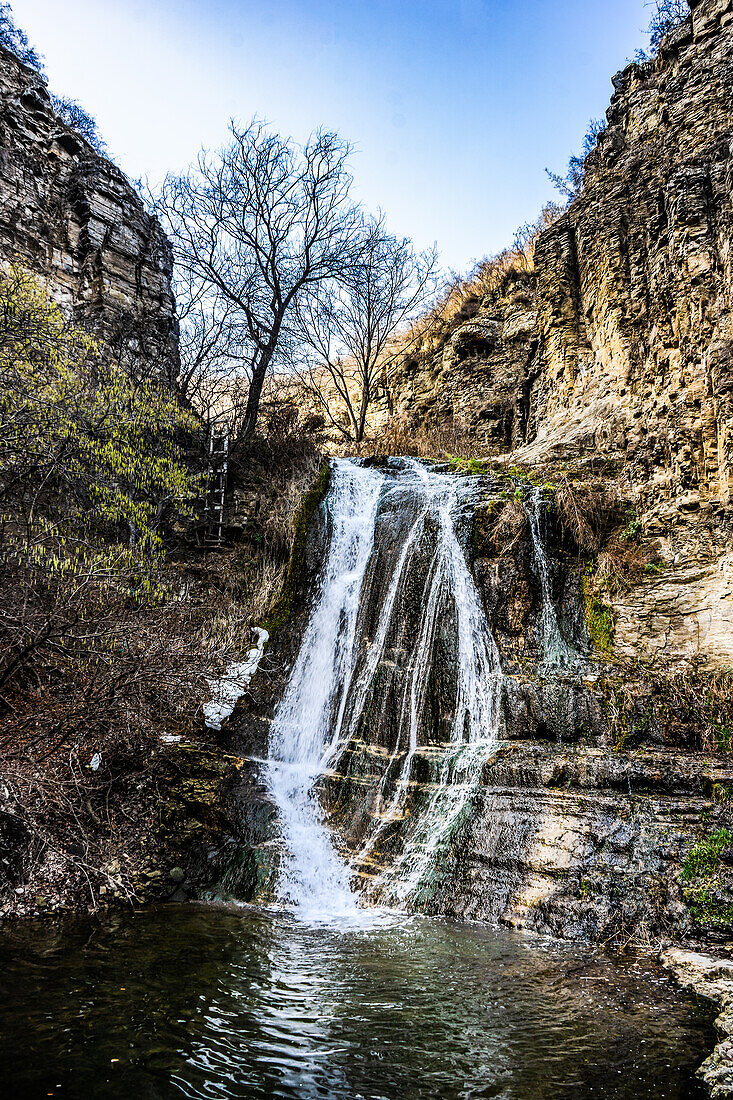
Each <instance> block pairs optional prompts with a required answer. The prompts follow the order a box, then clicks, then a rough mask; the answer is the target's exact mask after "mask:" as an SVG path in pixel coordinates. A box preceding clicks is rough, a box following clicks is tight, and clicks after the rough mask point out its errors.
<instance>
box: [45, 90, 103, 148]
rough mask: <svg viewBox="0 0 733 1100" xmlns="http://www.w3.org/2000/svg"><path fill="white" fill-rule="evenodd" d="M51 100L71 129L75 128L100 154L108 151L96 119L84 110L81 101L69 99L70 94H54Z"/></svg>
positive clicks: (56, 110) (58, 113) (60, 116)
mask: <svg viewBox="0 0 733 1100" xmlns="http://www.w3.org/2000/svg"><path fill="white" fill-rule="evenodd" d="M51 102H52V103H53V107H54V110H55V112H56V114H57V115H58V116H59V118H60V119H61V120H62V122H65V123H66V125H67V126H68V127H69V128H70V129H71V130H74V131H75V132H76V133H77V134H79V135H80V137H83V138H84V140H85V141H87V142H89V144H90V145H91V147H92V149H94V150H95V152H97V153H99V154H100V155H103V154H104V153H106V152H107V146H106V145H105V143H104V141H103V139H102V136H101V134H100V133H99V130H98V128H97V123H96V121H95V120H94V119H93V118H92V116H91V115H90V114H89V113H88V112H87V111H85V110H84V108H83V107H82V106H81V104H80V103H77V102H76V100H75V99H69V98H68V96H58V95H52V96H51Z"/></svg>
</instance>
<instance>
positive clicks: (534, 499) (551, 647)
mask: <svg viewBox="0 0 733 1100" xmlns="http://www.w3.org/2000/svg"><path fill="white" fill-rule="evenodd" d="M544 507H545V501H544V497H543V493H542V489H541V488H540V487H538V486H534V487H533V488H532V489H531V490H530V492H529V499H528V500H527V501H526V502H525V504H524V510H525V512H526V515H527V520H528V522H529V529H530V534H531V536H532V553H533V555H534V561H535V569H536V570H537V576H538V579H539V582H540V593H541V605H540V614H539V618H538V622H539V627H540V638H541V643H542V660H543V664H544V665H545V666H546V667H547V668H563V667H565V666H566V665H569V664H571V663H572V662H573V660H574V659H575V658H576V656H577V654H576V653H575V650H574V649H573V647H572V646H570V645H569V644H568V643H567V642H566V641H565V639H564V637H563V635H562V631H561V630H560V624H559V622H558V619H557V611H556V610H555V603H554V601H553V598H552V586H551V584H550V567H549V563H548V561H547V555H546V553H545V540H544V538H543V535H542V519H543V511H544Z"/></svg>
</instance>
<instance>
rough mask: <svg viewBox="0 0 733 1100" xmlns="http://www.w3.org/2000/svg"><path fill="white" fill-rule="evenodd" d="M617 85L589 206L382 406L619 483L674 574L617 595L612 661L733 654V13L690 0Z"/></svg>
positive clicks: (533, 459)
mask: <svg viewBox="0 0 733 1100" xmlns="http://www.w3.org/2000/svg"><path fill="white" fill-rule="evenodd" d="M691 8H692V10H691V14H690V17H689V18H688V19H687V20H686V22H684V23H683V24H682V25H681V26H679V27H678V28H677V29H675V30H674V31H673V32H672V33H671V34H669V35H668V36H667V37H666V38H665V39H664V40H663V42H662V44H661V48H660V50H659V52H658V55H657V56H656V57H655V58H653V59H652V60H649V61H647V62H645V63H644V64H631V65H629V66H627V68H626V69H624V70H623V72H620V73H618V74H617V75H616V76H615V77H614V78H613V86H614V93H613V96H612V99H611V104H610V107H609V109H608V111H607V126H606V129H605V130H604V131H603V132H602V133H601V134H600V136H599V138H598V143H597V147H596V148H595V150H594V151H593V152H592V153H591V154H590V156H589V157H588V159H587V161H586V164H585V175H584V182H583V186H582V189H581V191H580V193H579V195H578V197H577V198H576V199H575V200H574V201H573V202H572V203H571V204H570V205H569V207H568V209H567V210H566V211H565V212H564V213H563V215H562V216H561V217H560V218H559V219H558V220H557V221H556V222H555V223H554V224H553V225H551V226H550V227H549V228H548V229H546V230H545V232H544V233H542V234H541V236H540V237H539V239H538V241H537V243H536V245H535V249H534V261H533V268H532V270H530V271H521V270H514V271H510V272H509V274H508V275H507V277H506V278H504V279H503V280H502V281H501V283H500V285H499V287H498V289H496V290H492V292H491V293H489V294H487V295H486V296H485V297H484V298H483V300H481V301H479V302H476V303H473V309H472V310H471V311H470V312H472V313H473V316H471V317H470V318H465V317H462V316H461V315H460V314H459V315H458V317H457V318H456V319H455V321H454V323H453V324H452V325H451V326H450V327H449V330H448V331H447V332H445V333H441V334H440V335H439V337H438V338H437V339H436V338H432V339H430V338H428V339H426V340H424V341H423V344H422V346H421V347H420V348H418V349H417V350H416V351H413V353H411V354H410V355H409V356H407V357H405V358H404V359H403V360H402V361H401V362H400V363H399V365H398V367H397V369H396V370H395V371H394V373H393V375H392V377H391V379H390V382H389V385H388V398H389V400H388V402H385V403H383V405H382V407H381V408H378V409H377V410H375V418H376V420H377V421H381V422H383V421H384V420H385V418H387V417H388V416H389V413H388V406H389V408H390V409H391V410H393V411H392V414H391V415H392V416H395V417H397V418H398V419H401V420H402V421H403V422H404V423H406V424H407V425H408V426H410V425H415V426H417V425H422V424H425V423H431V424H433V425H434V426H437V427H441V426H448V427H457V428H458V429H459V430H460V431H461V432H465V433H468V434H469V435H470V436H471V437H472V438H474V439H475V440H477V441H478V443H479V445H480V447H481V449H482V451H483V453H487V454H495V455H507V459H506V461H507V462H508V463H509V464H511V463H527V464H529V465H531V466H533V467H536V468H538V467H548V466H550V467H556V466H557V464H558V463H571V464H572V465H574V467H575V468H577V469H584V470H588V469H590V468H592V467H593V468H595V469H596V470H599V469H601V468H603V469H604V471H605V472H606V474H607V475H609V476H614V477H616V478H617V479H618V480H619V481H620V482H623V484H624V486H625V488H626V491H627V493H628V495H629V498H630V499H632V500H633V503H634V507H635V509H636V513H637V517H638V519H639V522H640V523H641V524H642V525H643V531H644V533H645V535H648V536H649V537H650V538H651V537H656V538H657V539H659V540H660V551H661V555H662V560H663V562H664V565H665V575H664V577H661V576H658V577H656V578H655V579H654V578H652V579H649V578H647V580H646V581H645V583H644V584H643V585H641V586H638V587H636V588H635V589H634V591H629V592H626V593H625V595H624V597H623V599H621V598H619V600H618V606H617V607H616V613H617V630H616V642H617V650H618V652H619V653H622V654H623V655H625V656H628V657H632V656H643V657H644V658H645V659H646V658H649V657H653V656H655V655H656V656H657V657H658V658H661V659H662V660H664V661H667V660H669V659H670V658H672V659H677V658H679V659H690V658H692V657H704V658H705V659H706V660H707V661H709V662H710V663H711V664H717V665H726V664H728V663H730V662H731V660H733V629H731V624H733V554H732V553H731V551H732V550H733V545H732V543H731V525H730V523H731V488H732V484H733V483H732V481H731V478H732V476H733V471H732V468H731V461H732V446H733V443H732V433H733V407H732V405H731V392H732V390H733V314H732V313H731V295H732V294H733V281H732V272H731V263H732V256H731V234H732V232H733V198H732V190H733V5H731V3H730V0H696V2H695V3H693V4H692V5H691Z"/></svg>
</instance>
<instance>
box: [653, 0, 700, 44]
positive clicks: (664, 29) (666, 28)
mask: <svg viewBox="0 0 733 1100" xmlns="http://www.w3.org/2000/svg"><path fill="white" fill-rule="evenodd" d="M651 7H652V9H653V10H652V17H651V21H650V23H649V48H650V49H651V51H652V53H656V51H657V50H658V49H659V46H660V44H661V41H662V39H663V38H664V36H665V34H669V32H670V31H672V30H674V28H675V27H678V26H679V25H680V23H684V21H685V19H687V17H688V16H689V14H690V5H689V3H688V2H687V0H654V2H653V4H652V5H651Z"/></svg>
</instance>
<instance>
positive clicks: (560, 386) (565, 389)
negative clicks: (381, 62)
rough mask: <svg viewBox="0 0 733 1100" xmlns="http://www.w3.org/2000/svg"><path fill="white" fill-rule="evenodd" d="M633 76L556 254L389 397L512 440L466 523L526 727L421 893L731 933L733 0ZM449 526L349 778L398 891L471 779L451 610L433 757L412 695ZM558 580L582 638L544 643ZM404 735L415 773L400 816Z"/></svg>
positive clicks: (563, 611) (334, 811)
mask: <svg viewBox="0 0 733 1100" xmlns="http://www.w3.org/2000/svg"><path fill="white" fill-rule="evenodd" d="M614 86H615V92H614V96H613V99H612V103H611V106H610V108H609V111H608V127H607V129H606V130H605V131H604V133H603V134H602V135H601V137H600V139H599V143H598V147H597V149H596V150H595V151H594V152H593V154H592V155H591V156H590V157H589V159H588V161H587V163H586V167H585V182H584V186H583V189H582V191H581V193H580V194H579V196H578V197H577V198H576V199H575V201H574V202H573V203H572V204H570V206H569V207H568V209H567V210H566V211H565V212H564V213H563V214H562V215H561V216H560V217H559V218H558V219H557V220H556V221H555V222H554V223H553V224H552V225H551V226H550V227H549V228H548V229H547V230H546V231H545V232H543V233H542V234H541V235H540V237H539V239H538V241H537V243H536V246H535V253H534V265H533V268H532V269H527V268H524V269H521V268H520V269H514V270H511V269H510V270H509V271H507V272H506V273H505V275H504V276H502V278H501V279H499V280H498V281H497V282H496V285H495V286H494V287H493V288H492V289H491V291H490V292H488V293H487V294H486V295H485V296H484V298H483V299H482V300H481V301H477V302H475V303H473V304H472V305H471V306H470V308H469V309H467V310H465V311H464V312H463V314H459V315H458V316H456V317H454V319H453V321H452V323H451V324H450V325H449V326H448V328H447V329H445V328H444V329H443V330H442V331H438V332H437V334H436V332H434V331H428V332H427V333H426V335H425V336H424V338H423V340H422V343H421V344H420V345H419V346H417V347H414V348H413V349H412V350H411V354H410V355H409V356H407V357H404V358H403V360H402V361H401V362H400V363H399V364H398V366H397V368H396V370H395V372H394V373H393V375H392V376H391V379H390V380H389V382H388V393H387V400H385V402H384V404H383V405H382V406H381V407H378V408H377V410H376V413H375V421H379V420H380V419H381V420H382V421H385V420H389V419H390V418H391V419H393V420H398V421H399V420H401V421H402V422H403V423H405V424H406V425H407V426H408V428H409V427H410V426H414V427H415V428H418V427H419V426H420V425H422V424H424V423H426V422H428V423H430V424H432V425H433V427H434V428H436V429H440V428H442V427H447V428H451V427H455V426H456V425H458V426H459V427H460V429H461V431H462V432H464V433H466V434H468V435H469V436H471V437H472V438H473V439H474V440H476V441H478V448H479V449H480V451H481V452H482V453H483V454H484V455H486V456H489V457H488V458H487V459H486V460H483V461H479V460H472V461H470V462H469V461H464V462H458V463H453V468H454V470H455V472H456V476H459V475H460V474H466V475H468V476H469V480H475V481H476V489H475V492H474V496H473V497H472V500H473V506H472V515H471V517H470V521H469V520H468V519H467V520H466V523H467V527H466V529H465V530H464V531H463V533H462V536H461V537H462V539H463V546H464V550H465V553H466V557H467V559H468V561H469V564H470V567H471V570H472V574H473V578H474V581H475V584H476V586H477V590H478V592H479V594H480V598H481V604H482V607H483V609H484V613H485V616H486V621H487V623H488V626H489V628H490V631H491V633H492V635H493V637H494V639H495V641H496V645H497V650H498V654H499V658H500V662H501V670H502V677H503V680H502V688H501V707H500V710H501V717H500V722H499V731H498V737H499V741H500V744H498V745H497V748H496V751H495V752H492V753H490V754H489V755H487V757H486V759H485V760H484V761H483V762H482V763H481V764H480V768H479V769H478V770H477V771H474V773H473V778H472V779H471V782H472V783H474V786H473V787H472V789H471V790H470V792H469V794H470V797H467V800H466V801H465V802H462V803H460V805H461V813H460V815H458V816H456V819H455V822H454V825H455V827H454V828H451V829H450V830H449V831H448V832H447V833H446V834H445V835H443V836H441V838H440V845H439V848H436V851H437V852H439V856H440V858H439V859H437V860H436V873H435V874H434V875H433V876H432V877H429V876H428V877H426V878H425V879H424V880H422V881H421V882H420V886H419V890H417V892H414V893H413V895H412V896H411V898H410V904H411V905H414V906H416V907H418V908H423V909H426V910H428V911H431V912H437V913H448V914H451V915H455V916H459V917H469V918H472V919H489V920H500V921H503V922H507V923H510V924H513V925H518V926H522V927H529V928H532V929H534V930H537V931H541V932H550V933H553V934H558V935H565V936H574V937H583V938H591V939H595V940H600V941H606V942H608V941H615V942H620V943H624V942H626V941H628V940H630V939H632V940H633V939H635V940H637V941H638V940H643V941H646V942H647V943H649V942H656V941H658V940H659V939H661V938H665V937H672V938H686V939H692V940H695V939H708V940H713V941H715V940H720V939H721V938H722V939H725V938H726V937H727V936H729V934H730V931H731V929H732V928H733V870H732V868H733V858H732V853H733V812H732V811H733V770H732V769H731V763H730V759H731V758H730V751H731V730H733V679H732V678H731V675H730V671H729V667H730V665H731V663H732V662H733V630H731V622H732V621H733V534H732V532H731V520H732V518H733V509H732V502H731V499H730V489H731V485H730V461H731V450H730V449H731V428H732V426H733V413H732V411H731V406H730V388H731V363H733V343H732V342H731V337H732V332H731V312H730V310H731V290H732V289H733V288H732V285H731V255H730V246H731V240H730V238H731V230H732V228H733V208H732V204H731V183H732V175H731V174H732V172H733V155H732V154H733V144H732V142H733V4H731V2H730V0H703V2H701V3H698V4H697V5H695V7H694V10H693V11H692V13H691V16H690V18H689V19H688V20H687V21H686V23H684V24H683V25H682V26H680V27H679V28H677V29H676V30H675V31H674V32H673V33H672V34H671V35H670V36H668V37H667V39H666V40H665V41H664V42H663V43H662V46H661V49H660V52H659V55H658V56H657V57H656V58H654V59H653V60H650V61H648V62H646V63H645V64H643V65H637V64H634V65H631V66H629V67H628V68H627V69H626V70H624V72H623V73H621V74H619V75H618V76H617V77H615V78H614ZM436 434H438V433H436ZM388 466H389V464H387V466H386V467H385V468H388ZM389 501H390V497H389V495H387V496H385V505H384V515H383V519H381V520H380V521H379V524H378V531H377V535H378V537H377V543H376V545H377V547H378V550H377V552H376V556H375V563H376V564H375V565H374V568H373V572H372V574H370V575H371V576H372V581H371V582H370V583H372V584H373V585H374V588H373V592H374V593H376V595H374V596H373V598H372V597H371V596H370V597H369V600H370V601H371V602H367V605H366V606H365V608H364V610H363V615H364V619H363V633H364V637H363V644H362V646H361V648H360V651H359V656H358V658H357V660H361V661H364V662H367V663H369V661H370V660H371V657H370V656H369V655H370V653H373V651H374V645H375V638H376V637H377V634H378V630H377V627H376V626H375V621H376V618H377V616H376V614H375V607H377V608H378V607H379V606H381V605H382V604H383V602H384V599H385V586H387V587H388V577H389V575H390V569H392V568H393V567H394V562H395V560H396V559H397V558H398V557H399V554H398V547H399V545H400V542H399V539H400V538H401V537H404V532H403V534H402V535H400V531H401V530H402V527H404V525H405V524H406V523H409V522H412V518H411V516H412V513H411V512H410V509H409V507H408V508H407V509H406V510H405V509H403V510H402V512H400V511H399V510H395V508H394V506H392V505H390V503H389ZM538 509H539V511H538ZM533 521H534V522H533ZM400 525H402V527H401V526H400ZM420 531H421V534H420V542H419V543H418V545H420V546H422V547H423V549H422V550H421V551H420V552H419V553H416V555H415V557H414V560H411V563H410V568H409V570H407V573H406V576H407V579H406V580H405V585H404V589H400V590H399V591H400V596H399V599H398V602H397V605H396V606H397V611H395V613H394V617H393V619H392V620H390V621H391V622H392V623H393V626H392V627H390V631H393V632H394V633H390V632H389V631H388V632H387V633H386V634H385V635H384V637H382V639H381V643H380V644H382V645H383V646H384V656H383V659H381V660H379V661H378V662H377V664H376V665H375V671H374V679H373V685H374V686H373V688H372V689H370V690H371V694H370V696H369V698H368V699H367V700H366V702H365V703H364V710H363V714H361V715H360V717H359V719H358V721H356V722H355V724H354V729H353V731H352V733H351V735H350V737H349V742H348V744H347V745H346V747H345V748H344V751H343V753H342V755H341V757H340V761H339V764H338V767H337V768H334V769H332V771H331V772H330V773H329V774H328V775H327V776H326V777H325V779H324V781H323V783H322V785H321V792H320V793H321V799H322V803H323V805H324V807H326V808H327V810H328V812H329V814H330V819H331V821H332V823H333V824H334V826H335V829H336V833H337V835H338V837H339V838H340V843H341V845H342V847H343V851H344V852H345V854H347V856H348V857H349V858H350V859H351V860H352V863H353V865H354V866H355V867H356V869H357V871H358V874H359V876H360V879H361V883H362V886H363V888H364V889H365V891H366V893H367V895H368V896H371V897H373V898H376V899H378V898H380V897H382V898H383V897H385V896H386V897H387V899H388V900H390V895H389V893H387V894H386V895H385V892H384V882H385V873H386V874H387V881H388V880H389V868H390V867H391V866H395V865H399V862H400V859H401V858H402V857H403V854H404V851H405V845H408V846H409V843H410V837H411V836H412V837H413V838H414V837H415V835H417V833H416V830H419V822H420V819H421V817H423V816H424V815H425V813H426V812H429V810H430V807H431V805H435V801H434V800H435V799H436V798H438V797H439V795H438V794H436V792H438V791H439V789H440V788H441V787H445V789H446V791H447V792H448V795H447V797H448V801H450V797H451V794H450V792H451V791H454V792H457V791H458V789H459V788H460V787H461V784H460V783H459V782H458V780H457V779H456V778H455V775H454V777H453V780H450V778H449V779H448V781H446V778H445V777H446V776H448V777H450V775H451V768H454V767H455V765H454V764H453V763H452V762H451V761H452V755H451V754H452V753H453V752H454V749H452V748H451V747H450V745H449V744H447V743H446V728H447V726H449V725H450V721H451V720H452V719H451V715H452V709H451V708H452V704H451V693H452V691H453V686H452V685H453V684H454V681H455V676H456V668H457V654H458V643H457V641H456V638H455V636H454V633H453V627H452V626H451V615H450V612H448V613H447V614H446V616H445V617H444V618H441V621H440V624H439V625H438V626H436V628H435V629H436V634H435V642H434V648H433V651H432V655H431V657H430V660H429V661H427V662H426V668H425V678H424V684H423V687H422V688H421V691H422V690H424V692H425V695H424V698H425V699H427V700H428V702H427V703H426V704H425V716H424V719H423V720H422V721H421V724H420V726H419V729H418V730H417V732H416V742H417V748H416V749H415V750H414V755H413V756H412V758H411V759H410V760H408V761H407V764H406V765H405V764H404V762H405V760H406V759H407V757H406V737H405V733H404V730H402V731H401V729H400V721H401V716H400V714H399V713H398V712H399V706H398V705H397V700H398V699H399V698H400V697H403V698H404V697H406V696H404V688H403V686H402V685H404V683H406V682H409V678H410V677H411V676H414V675H415V667H416V661H415V658H414V654H413V653H412V649H411V647H412V646H414V640H415V639H416V638H420V637H421V635H422V632H423V628H424V623H425V621H426V616H425V607H424V606H423V603H422V602H421V596H420V593H421V592H425V591H427V590H428V589H429V588H430V577H431V568H432V567H431V565H430V563H431V561H432V558H431V551H430V547H431V545H433V543H434V540H435V539H436V537H437V536H436V518H435V514H434V511H433V510H432V509H431V510H428V512H427V513H426V515H425V518H424V527H423V528H420ZM431 540H432V541H431ZM540 554H543V555H544V556H545V558H546V564H545V566H544V567H543V568H544V570H545V575H544V578H543V569H542V568H540ZM311 579H313V577H311ZM372 604H374V606H372ZM550 604H551V605H552V608H554V611H553V615H554V618H555V622H556V626H557V630H558V632H559V634H560V635H561V637H562V639H563V640H564V644H565V645H566V646H567V647H568V649H567V651H566V653H565V654H564V655H561V659H557V655H555V657H554V658H553V659H549V657H548V653H547V651H546V648H545V649H544V650H543V646H546V638H545V639H544V641H543V633H544V632H546V628H547V616H548V609H549V607H550ZM550 656H552V655H550ZM421 659H422V658H421ZM270 660H271V661H273V662H275V664H276V667H278V670H279V672H280V675H281V676H282V677H284V675H285V673H286V671H287V668H288V667H289V664H290V662H291V660H292V653H286V652H284V651H279V650H278V642H277V640H276V642H275V646H274V648H273V649H272V650H271V653H270ZM357 667H359V666H358V665H357ZM281 686H282V679H280V680H277V679H273V676H272V665H271V666H270V672H269V674H268V677H267V682H265V678H264V677H263V678H262V680H261V681H260V682H259V683H257V682H253V698H252V700H250V702H249V703H248V705H247V708H242V709H241V710H240V712H239V714H238V716H237V718H236V719H235V723H234V740H235V745H236V750H237V751H238V752H240V753H241V754H242V755H249V754H251V755H252V757H253V758H254V759H253V776H252V782H251V784H250V786H249V787H248V789H247V791H246V792H244V793H243V795H242V798H243V806H244V808H243V810H242V811H241V819H240V830H241V831H240V836H241V837H242V838H243V840H244V847H243V848H240V849H239V850H238V855H237V860H238V861H239V866H240V867H242V868H244V869H245V871H246V874H245V875H244V879H246V881H244V880H243V879H238V878H237V873H234V874H233V876H231V875H230V877H229V879H228V881H229V883H230V886H231V887H232V888H233V889H234V890H235V892H236V891H237V890H240V891H241V892H243V893H244V894H246V895H248V896H249V895H251V893H252V891H253V890H254V891H255V893H256V892H257V891H258V890H261V889H262V879H263V875H264V878H265V879H266V878H267V875H266V874H264V871H266V870H267V868H268V867H271V865H272V856H273V852H276V848H277V845H276V842H275V841H274V840H273V837H274V836H276V823H275V820H274V817H273V811H272V807H270V806H269V805H268V796H267V792H266V790H265V788H264V787H263V785H262V784H261V783H260V781H259V780H258V778H257V775H258V772H257V764H256V758H257V757H260V756H261V755H262V753H263V751H264V748H265V746H266V736H267V718H268V717H269V716H270V715H271V713H272V706H273V704H274V703H276V701H277V695H278V692H279V691H280V690H281ZM263 719H264V721H263ZM410 751H413V750H410ZM385 761H387V771H390V769H391V772H390V775H391V776H393V774H394V773H396V772H398V771H399V770H400V769H403V765H404V766H405V768H407V771H405V775H407V776H408V778H407V779H406V780H405V784H404V801H403V802H402V803H401V804H400V807H399V812H396V811H395V812H393V813H389V814H388V813H386V812H385V810H384V792H385V790H386V791H389V790H390V783H391V782H393V779H392V778H390V779H388V780H385V779H384V778H383V777H384V776H385V775H387V772H386V771H385ZM380 777H381V778H380ZM385 784H386V785H385ZM463 788H464V790H465V783H464V784H463ZM380 798H381V804H380ZM238 814H239V811H238ZM241 823H243V824H241ZM375 832H376V835H377V839H376V841H375V842H374V843H369V844H368V845H366V846H365V842H364V838H365V837H367V838H368V837H369V836H370V835H374V834H375ZM243 853H246V856H245V855H243ZM360 853H362V854H361V855H360ZM364 853H366V854H364ZM263 868H264V871H263ZM261 872H262V873H261Z"/></svg>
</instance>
